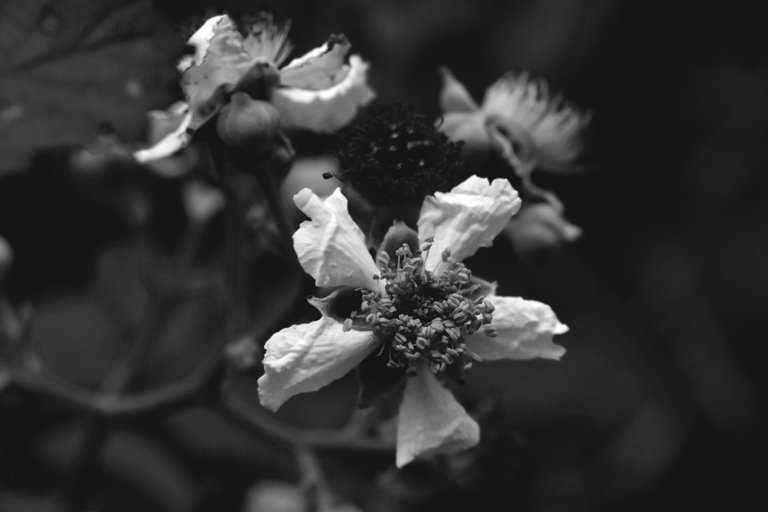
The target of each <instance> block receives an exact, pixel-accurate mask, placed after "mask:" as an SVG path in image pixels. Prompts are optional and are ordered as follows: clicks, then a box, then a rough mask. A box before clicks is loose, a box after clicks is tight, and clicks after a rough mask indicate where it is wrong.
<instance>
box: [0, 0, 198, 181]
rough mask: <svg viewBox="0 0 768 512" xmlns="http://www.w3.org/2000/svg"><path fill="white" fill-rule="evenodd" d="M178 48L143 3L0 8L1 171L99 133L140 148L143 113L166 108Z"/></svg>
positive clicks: (23, 3)
mask: <svg viewBox="0 0 768 512" xmlns="http://www.w3.org/2000/svg"><path fill="white" fill-rule="evenodd" d="M183 48H184V41H183V39H182V38H181V37H180V36H178V35H177V34H176V32H175V31H174V30H173V29H172V28H170V27H169V26H168V25H167V24H166V23H165V22H164V21H163V20H162V19H161V18H160V17H159V15H157V14H156V13H155V12H154V11H153V9H152V5H151V2H150V1H149V0H104V1H100V2H92V1H87V0H59V1H50V0H49V1H43V0H4V1H3V2H2V3H0V54H1V55H2V56H3V58H2V60H0V172H1V171H3V170H6V169H8V168H9V167H15V166H19V165H21V164H22V163H23V162H25V160H26V158H27V155H29V154H30V153H31V152H32V151H33V150H34V149H36V148H39V147H44V146H54V145H61V144H86V143H89V142H91V141H92V140H93V139H94V138H95V137H96V136H97V135H99V133H100V132H103V131H104V129H105V128H106V127H111V128H114V129H115V131H116V133H117V134H118V135H119V136H120V137H121V138H123V139H124V140H126V141H129V142H137V141H140V140H143V131H144V126H145V124H146V113H147V112H148V111H149V110H150V109H156V108H164V107H166V106H167V105H169V104H170V103H172V102H173V100H174V94H173V93H172V91H173V87H175V84H176V83H177V81H178V76H177V72H176V67H175V62H176V60H177V59H178V57H179V56H180V55H181V54H182V52H183Z"/></svg>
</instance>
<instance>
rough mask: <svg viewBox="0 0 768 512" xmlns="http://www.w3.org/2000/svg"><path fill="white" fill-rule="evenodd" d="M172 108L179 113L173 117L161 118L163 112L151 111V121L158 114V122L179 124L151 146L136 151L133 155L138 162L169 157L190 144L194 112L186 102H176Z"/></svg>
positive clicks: (151, 121)
mask: <svg viewBox="0 0 768 512" xmlns="http://www.w3.org/2000/svg"><path fill="white" fill-rule="evenodd" d="M179 108H183V113H182V112H181V111H179ZM171 110H174V111H176V113H177V114H179V115H178V116H177V117H174V118H173V119H171V118H170V117H168V118H163V119H160V118H161V117H162V113H157V112H153V113H150V123H153V118H152V117H151V116H152V115H153V114H154V115H155V116H158V117H157V119H156V121H158V122H171V121H172V122H174V123H178V125H177V126H176V127H175V128H174V129H172V130H171V131H170V132H169V133H167V134H166V135H165V136H163V137H161V138H160V139H159V140H157V141H156V142H155V143H154V145H152V146H151V147H149V148H145V149H140V150H138V151H135V152H134V153H133V157H134V158H135V159H136V161H137V162H141V163H146V162H152V161H155V160H160V159H161V158H166V157H169V156H171V155H173V154H174V153H176V152H177V151H180V150H181V149H184V148H185V147H187V145H188V144H189V140H190V139H191V137H192V132H193V131H192V130H191V129H190V123H191V121H192V112H191V111H190V110H189V107H188V106H187V105H186V104H185V103H176V104H174V105H173V106H172V107H171ZM153 130H154V128H152V129H151V130H150V132H152V131H153ZM152 138H154V137H152Z"/></svg>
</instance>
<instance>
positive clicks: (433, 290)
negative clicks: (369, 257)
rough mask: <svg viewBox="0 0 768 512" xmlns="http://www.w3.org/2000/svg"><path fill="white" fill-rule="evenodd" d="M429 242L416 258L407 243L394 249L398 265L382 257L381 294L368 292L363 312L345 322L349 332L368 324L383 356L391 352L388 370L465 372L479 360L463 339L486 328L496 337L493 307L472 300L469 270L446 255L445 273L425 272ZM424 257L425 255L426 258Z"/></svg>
mask: <svg viewBox="0 0 768 512" xmlns="http://www.w3.org/2000/svg"><path fill="white" fill-rule="evenodd" d="M430 246H431V244H427V245H426V246H425V247H424V248H423V250H422V251H416V254H413V253H412V251H411V249H410V247H409V246H408V245H407V244H403V245H402V246H401V247H400V248H399V249H397V251H396V256H397V261H394V262H393V261H390V257H389V256H388V255H387V254H386V253H381V255H380V256H379V265H380V267H381V268H382V273H381V276H375V277H376V278H379V279H381V280H383V281H384V283H385V284H384V290H383V292H381V291H379V292H373V291H367V290H366V291H364V293H363V300H362V304H361V306H360V312H353V313H352V315H351V316H350V317H349V318H347V319H346V320H345V322H344V326H345V329H351V328H352V327H353V325H355V324H357V323H359V322H361V321H362V322H364V323H365V324H366V326H367V327H368V328H370V329H371V330H372V331H373V333H374V334H375V335H376V336H377V338H379V339H380V340H381V341H382V342H383V343H382V348H381V351H380V352H379V355H383V354H385V353H386V354H387V357H388V361H387V366H389V367H390V368H398V369H405V371H406V373H407V374H409V375H413V374H415V373H416V365H417V363H418V362H419V361H424V362H426V363H427V365H428V367H429V368H430V370H431V371H432V372H433V373H435V374H440V373H445V372H448V371H452V372H453V371H458V373H459V375H460V374H461V373H462V372H465V371H468V370H470V369H471V368H472V362H473V361H475V362H479V361H480V358H479V357H478V356H477V355H476V354H474V353H473V352H471V351H470V350H469V349H468V348H467V346H466V344H465V343H464V337H465V336H467V335H469V334H472V333H474V332H476V331H478V330H480V329H483V330H484V332H485V333H486V334H487V335H490V336H493V335H495V331H494V329H493V327H491V325H490V324H491V320H492V319H493V310H494V308H493V304H491V303H490V302H488V301H487V300H484V298H483V297H478V298H472V297H470V296H469V295H470V293H471V290H472V287H471V283H470V278H471V275H472V274H471V272H470V271H469V270H468V269H467V268H466V267H465V266H464V265H463V264H462V263H459V262H457V261H456V260H454V259H453V258H451V257H450V253H449V251H447V250H446V251H444V253H443V254H442V259H443V265H444V266H445V268H444V270H443V271H441V272H440V273H439V274H437V275H435V274H434V273H432V272H430V271H428V270H425V269H424V261H425V260H426V257H427V255H428V254H429V248H430ZM422 254H424V256H423V257H422Z"/></svg>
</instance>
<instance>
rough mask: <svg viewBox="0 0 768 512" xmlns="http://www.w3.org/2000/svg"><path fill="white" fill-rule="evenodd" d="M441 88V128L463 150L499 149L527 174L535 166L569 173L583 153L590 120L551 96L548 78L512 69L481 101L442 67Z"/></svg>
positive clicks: (519, 170)
mask: <svg viewBox="0 0 768 512" xmlns="http://www.w3.org/2000/svg"><path fill="white" fill-rule="evenodd" d="M441 74H442V77H443V89H442V92H441V95H440V104H441V107H442V109H443V121H442V124H441V125H440V129H441V130H442V131H443V132H445V133H446V134H448V136H449V137H451V138H452V139H454V140H463V141H465V146H464V147H465V150H466V151H467V152H469V153H471V152H477V153H480V154H486V153H490V152H491V151H498V152H501V154H502V155H503V156H504V157H505V158H508V159H510V160H511V161H512V163H513V165H514V167H515V170H516V171H517V172H518V173H519V174H521V175H526V174H528V173H530V172H531V171H532V170H533V169H534V168H540V169H543V170H547V171H569V170H571V169H573V163H574V161H575V160H576V158H577V157H578V156H579V155H580V154H581V152H582V151H583V142H582V139H583V135H584V134H583V132H584V129H585V127H586V126H587V124H588V123H589V120H590V114H589V113H582V112H579V111H578V110H576V109H575V108H573V107H571V106H569V105H567V104H565V103H564V102H563V99H562V97H561V96H559V95H557V96H552V95H550V93H549V89H548V87H547V84H546V82H544V81H543V80H537V79H532V78H531V77H530V76H529V75H528V73H508V74H507V75H505V76H503V77H502V78H500V79H499V80H498V81H497V82H496V83H494V84H493V85H492V86H491V87H490V88H489V89H488V90H487V91H486V94H485V98H484V99H483V104H482V105H480V106H478V105H477V103H475V101H474V100H473V99H472V97H471V96H470V95H469V93H468V92H467V90H466V88H465V87H464V85H462V84H461V83H460V82H459V81H458V80H456V78H455V77H454V76H453V75H452V74H451V72H450V71H448V70H447V69H445V68H442V69H441Z"/></svg>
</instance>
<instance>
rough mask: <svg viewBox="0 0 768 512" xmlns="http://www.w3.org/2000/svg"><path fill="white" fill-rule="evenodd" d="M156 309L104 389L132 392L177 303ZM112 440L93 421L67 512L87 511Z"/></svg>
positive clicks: (164, 302) (70, 489) (103, 423)
mask: <svg viewBox="0 0 768 512" xmlns="http://www.w3.org/2000/svg"><path fill="white" fill-rule="evenodd" d="M157 302H158V304H157V305H156V307H153V308H151V309H150V317H149V319H148V322H147V325H146V327H145V328H144V330H143V331H142V332H141V334H140V336H139V337H138V339H137V341H136V342H135V343H134V345H133V347H132V348H131V351H130V352H129V354H128V357H127V358H126V359H125V361H124V362H123V364H122V365H121V366H119V367H118V368H117V370H115V371H114V372H113V373H112V374H111V375H110V376H109V378H108V379H107V381H106V383H105V385H104V388H105V390H106V391H107V392H108V393H109V394H111V395H113V396H119V395H120V394H121V393H123V392H125V391H127V390H129V389H130V388H131V387H132V386H133V385H134V384H135V382H136V379H137V377H138V375H139V372H140V371H141V369H142V367H143V364H144V361H145V360H146V358H147V356H148V355H149V353H150V351H151V349H152V345H153V343H154V342H155V340H156V339H157V337H158V335H159V334H160V332H161V331H162V328H163V326H164V325H165V320H166V318H167V315H168V314H169V313H170V312H171V311H172V310H173V307H175V301H174V300H169V299H166V298H160V299H158V300H157ZM108 438H109V424H108V423H107V422H106V421H104V420H102V419H98V418H97V419H96V420H93V421H92V422H91V423H90V424H89V425H88V427H87V428H86V434H85V440H84V441H83V447H82V450H81V452H80V454H79V455H78V456H77V458H76V459H75V461H74V463H73V471H72V473H71V475H72V478H71V484H70V485H69V486H68V491H67V496H66V498H65V500H64V511H65V512H77V511H79V510H84V509H85V508H86V507H87V505H88V500H89V498H90V484H91V482H92V481H93V480H94V478H95V477H96V473H97V469H98V465H99V458H100V455H101V451H102V449H103V448H104V445H105V444H106V441H107V440H108Z"/></svg>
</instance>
